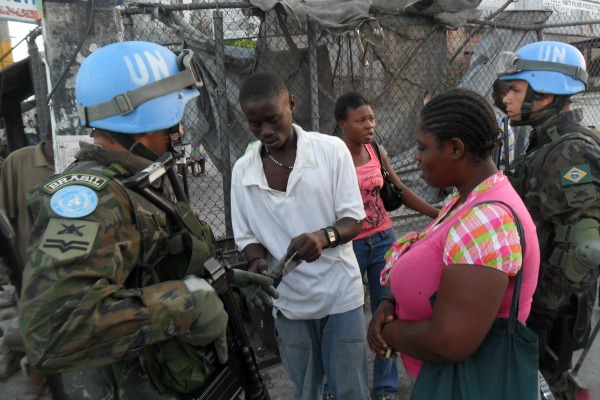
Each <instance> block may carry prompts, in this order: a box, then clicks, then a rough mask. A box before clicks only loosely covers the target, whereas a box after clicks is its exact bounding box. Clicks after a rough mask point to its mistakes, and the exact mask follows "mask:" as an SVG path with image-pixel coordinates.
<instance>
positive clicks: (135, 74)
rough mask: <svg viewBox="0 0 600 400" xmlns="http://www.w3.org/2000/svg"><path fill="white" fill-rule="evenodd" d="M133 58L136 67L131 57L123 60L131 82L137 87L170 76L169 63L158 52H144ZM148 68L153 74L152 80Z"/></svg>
mask: <svg viewBox="0 0 600 400" xmlns="http://www.w3.org/2000/svg"><path fill="white" fill-rule="evenodd" d="M142 57H143V58H142ZM133 58H134V60H135V66H134V62H132V60H131V58H130V56H128V55H126V56H123V60H124V61H125V65H127V69H128V71H129V76H130V77H131V81H132V82H133V83H135V84H136V85H138V86H144V85H147V84H148V83H151V82H156V81H158V80H160V79H163V78H166V77H168V76H169V68H168V66H167V63H166V61H165V59H164V58H163V56H162V54H160V53H159V52H158V51H153V52H149V51H144V52H142V54H139V53H135V54H133ZM144 59H145V62H144ZM148 67H149V68H150V70H151V72H152V79H150V73H149V71H148Z"/></svg>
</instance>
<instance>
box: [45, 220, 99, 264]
mask: <svg viewBox="0 0 600 400" xmlns="http://www.w3.org/2000/svg"><path fill="white" fill-rule="evenodd" d="M99 226H100V224H99V223H97V222H92V221H82V220H76V219H62V218H51V219H50V222H49V223H48V227H47V228H46V231H45V232H44V237H43V238H42V243H41V244H40V247H39V249H40V250H41V251H43V252H44V253H46V254H48V255H49V256H51V257H54V258H56V259H57V260H65V259H67V258H72V257H77V256H81V255H84V254H87V253H89V252H90V249H91V248H92V244H94V240H95V239H96V233H97V232H98V227H99Z"/></svg>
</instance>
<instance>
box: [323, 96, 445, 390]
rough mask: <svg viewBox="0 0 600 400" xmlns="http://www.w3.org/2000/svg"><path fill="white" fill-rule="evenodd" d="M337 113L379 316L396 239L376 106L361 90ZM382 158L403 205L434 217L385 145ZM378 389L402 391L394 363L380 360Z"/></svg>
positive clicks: (357, 244) (363, 262) (358, 249)
mask: <svg viewBox="0 0 600 400" xmlns="http://www.w3.org/2000/svg"><path fill="white" fill-rule="evenodd" d="M334 114H335V118H336V120H337V122H338V126H339V128H340V130H341V131H342V133H343V139H344V142H345V143H346V146H348V149H349V150H350V154H351V155H352V161H353V162H354V167H355V169H356V175H357V177H358V185H359V187H360V193H361V196H362V200H363V205H364V208H365V214H366V217H365V219H364V220H363V225H362V230H361V231H360V233H359V234H358V235H357V236H356V237H354V239H353V240H352V246H353V248H354V254H355V255H356V259H357V260H358V265H359V266H360V272H361V276H365V275H366V276H367V279H368V282H369V294H370V300H371V312H374V311H375V308H376V306H377V303H378V302H379V301H380V300H381V299H382V298H384V297H385V296H387V295H389V294H390V288H389V287H388V286H382V285H381V284H380V283H379V276H380V275H381V271H382V270H383V267H384V266H385V259H384V255H385V252H386V251H387V250H388V249H389V248H390V246H391V245H392V243H393V242H394V239H395V236H394V232H393V229H392V220H391V219H390V217H389V215H388V213H387V211H386V210H385V207H384V206H383V201H382V200H381V197H380V196H379V189H380V188H381V187H382V186H383V176H382V175H381V163H380V162H379V158H378V157H377V153H375V150H374V149H373V146H374V144H373V138H374V136H375V128H376V127H377V123H376V122H375V114H374V112H373V109H372V108H371V104H370V103H369V101H368V100H366V99H365V98H364V96H363V95H362V94H360V93H357V92H349V93H346V94H344V95H343V96H341V97H340V98H338V100H337V102H336V105H335V111H334ZM380 154H381V159H382V161H383V164H384V166H385V168H386V170H387V171H388V172H389V174H390V179H391V180H392V181H393V182H394V184H395V185H396V186H398V187H399V188H402V190H403V192H404V195H403V201H404V205H405V206H407V207H410V208H412V209H413V210H415V211H418V212H420V213H422V214H425V215H428V216H429V217H431V218H435V217H436V216H437V214H438V211H439V210H438V209H437V208H435V207H433V206H432V205H430V204H429V203H427V202H426V201H425V200H423V199H422V198H420V197H419V196H418V195H417V194H416V193H414V192H413V191H412V190H410V189H409V188H408V187H407V186H406V185H404V184H403V183H402V181H400V178H398V175H396V173H395V172H394V170H393V168H392V166H391V165H390V162H389V160H388V158H387V155H386V153H385V151H383V148H381V147H380ZM373 391H374V394H375V399H376V400H383V399H388V398H391V397H394V395H395V393H397V391H398V367H397V365H396V361H395V360H389V361H384V360H381V359H375V362H374V366H373ZM324 398H327V397H324Z"/></svg>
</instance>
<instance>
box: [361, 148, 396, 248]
mask: <svg viewBox="0 0 600 400" xmlns="http://www.w3.org/2000/svg"><path fill="white" fill-rule="evenodd" d="M365 148H366V149H367V151H368V152H369V156H370V159H369V162H367V163H366V164H364V165H361V166H360V167H356V176H357V177H358V186H359V188H360V195H361V196H362V200H363V206H364V208H365V214H366V217H365V219H364V221H363V226H362V230H361V231H360V233H359V234H358V235H357V236H356V237H355V238H354V239H353V240H358V239H362V238H365V237H367V236H370V235H372V234H374V233H377V232H383V231H385V230H388V229H390V228H391V227H392V220H391V219H390V216H389V215H388V213H387V211H386V210H385V207H384V206H383V201H382V200H381V197H379V189H380V188H381V187H382V186H383V177H382V176H381V164H380V163H379V159H378V158H377V154H375V151H374V150H373V147H371V145H370V144H366V145H365Z"/></svg>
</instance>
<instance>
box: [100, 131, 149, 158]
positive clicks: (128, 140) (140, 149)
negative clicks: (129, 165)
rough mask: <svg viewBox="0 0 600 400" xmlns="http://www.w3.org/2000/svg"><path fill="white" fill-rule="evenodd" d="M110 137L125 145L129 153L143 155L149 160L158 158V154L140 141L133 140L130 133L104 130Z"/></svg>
mask: <svg viewBox="0 0 600 400" xmlns="http://www.w3.org/2000/svg"><path fill="white" fill-rule="evenodd" d="M106 132H107V133H108V134H109V135H110V137H111V138H112V139H114V140H115V141H116V142H117V143H119V144H120V145H121V146H123V147H125V148H126V149H127V150H129V151H130V152H131V153H133V154H135V155H136V156H140V157H143V158H145V159H147V160H150V161H156V160H157V159H158V154H156V153H155V152H153V151H152V150H150V149H149V148H147V147H146V146H144V145H143V144H142V143H140V142H138V141H137V140H135V139H134V138H133V137H131V135H128V134H121V133H117V132H111V131H106Z"/></svg>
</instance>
